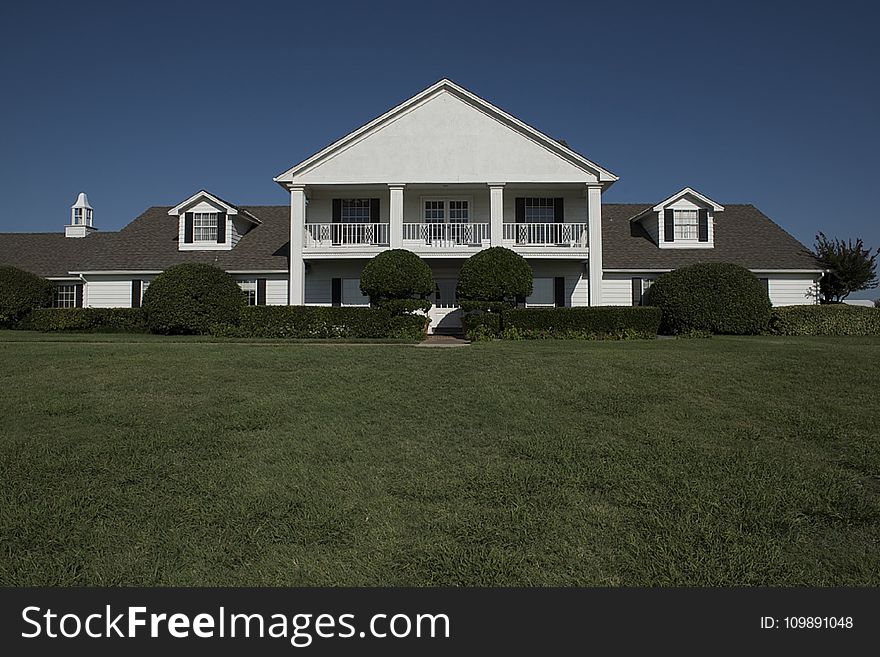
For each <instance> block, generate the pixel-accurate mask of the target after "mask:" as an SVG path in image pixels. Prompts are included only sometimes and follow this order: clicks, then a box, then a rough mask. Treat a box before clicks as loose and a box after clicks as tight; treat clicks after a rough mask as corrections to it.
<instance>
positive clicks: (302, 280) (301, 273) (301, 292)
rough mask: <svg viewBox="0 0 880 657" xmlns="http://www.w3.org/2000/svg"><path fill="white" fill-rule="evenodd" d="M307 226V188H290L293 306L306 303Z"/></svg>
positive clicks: (291, 288) (290, 288) (293, 186)
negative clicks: (305, 239) (304, 258)
mask: <svg viewBox="0 0 880 657" xmlns="http://www.w3.org/2000/svg"><path fill="white" fill-rule="evenodd" d="M305 224H306V188H305V187H304V186H303V185H291V186H290V287H289V292H288V297H287V301H288V304H289V305H291V306H302V305H303V304H304V303H305V285H306V264H305V262H304V261H303V235H304V233H305Z"/></svg>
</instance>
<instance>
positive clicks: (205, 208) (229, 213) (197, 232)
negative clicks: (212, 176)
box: [168, 190, 260, 251]
mask: <svg viewBox="0 0 880 657" xmlns="http://www.w3.org/2000/svg"><path fill="white" fill-rule="evenodd" d="M168 214H169V215H172V216H176V217H179V221H178V243H177V248H178V249H179V250H180V251H228V250H230V249H231V248H232V247H234V246H235V245H236V244H237V243H238V240H239V239H240V238H241V236H242V235H244V234H245V233H247V232H248V231H249V230H250V229H251V228H253V227H254V226H256V225H258V224H259V223H260V220H259V219H257V218H256V217H255V216H254V215H252V214H251V213H250V212H248V211H247V210H243V209H241V208H238V207H236V206H234V205H232V204H231V203H228V202H227V201H224V200H223V199H221V198H219V197H217V196H214V195H213V194H211V193H209V192H206V191H205V190H201V191H200V192H197V193H196V194H193V195H192V196H190V197H189V198H188V199H186V200H185V201H184V202H183V203H180V204H179V205H176V206H175V207H173V208H171V209H170V210H169V211H168Z"/></svg>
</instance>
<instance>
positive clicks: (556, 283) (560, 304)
mask: <svg viewBox="0 0 880 657" xmlns="http://www.w3.org/2000/svg"><path fill="white" fill-rule="evenodd" d="M553 301H554V303H555V304H556V307H557V308H565V307H566V306H567V305H568V304H567V303H565V276H557V277H556V278H554V279H553Z"/></svg>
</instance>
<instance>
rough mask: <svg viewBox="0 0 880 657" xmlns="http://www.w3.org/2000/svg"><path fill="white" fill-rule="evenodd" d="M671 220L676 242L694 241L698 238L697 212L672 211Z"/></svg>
mask: <svg viewBox="0 0 880 657" xmlns="http://www.w3.org/2000/svg"><path fill="white" fill-rule="evenodd" d="M672 218H673V221H674V225H675V239H676V240H694V241H696V240H697V239H698V238H699V224H700V218H699V211H698V210H673V213H672Z"/></svg>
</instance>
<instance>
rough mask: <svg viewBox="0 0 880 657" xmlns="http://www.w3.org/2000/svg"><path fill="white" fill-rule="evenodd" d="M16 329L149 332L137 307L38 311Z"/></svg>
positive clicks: (142, 313)
mask: <svg viewBox="0 0 880 657" xmlns="http://www.w3.org/2000/svg"><path fill="white" fill-rule="evenodd" d="M19 326H20V327H21V328H25V329H30V330H32V331H81V332H83V333H149V329H148V328H147V323H146V318H145V317H144V312H143V310H141V309H140V308H38V309H36V310H34V311H33V312H32V313H31V314H30V315H28V317H27V318H26V319H24V320H22V322H21V323H20V324H19Z"/></svg>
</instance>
